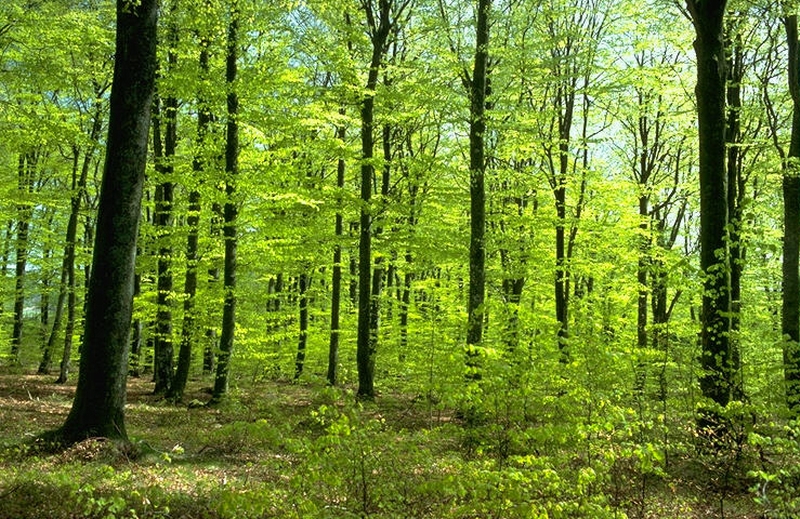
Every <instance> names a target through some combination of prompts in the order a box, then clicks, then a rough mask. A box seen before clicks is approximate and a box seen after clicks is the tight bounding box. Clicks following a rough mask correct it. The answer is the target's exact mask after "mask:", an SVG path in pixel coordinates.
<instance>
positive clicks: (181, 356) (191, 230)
mask: <svg viewBox="0 0 800 519" xmlns="http://www.w3.org/2000/svg"><path fill="white" fill-rule="evenodd" d="M208 45H209V41H208V39H207V38H205V37H204V38H202V39H201V41H200V74H201V80H205V79H206V78H207V77H208V72H209V66H208V58H209V53H208ZM197 105H198V107H199V109H198V114H197V147H198V149H197V151H195V155H194V160H193V161H192V171H193V173H194V176H195V178H196V179H199V178H200V177H201V176H202V174H203V172H204V170H205V161H204V160H203V158H202V157H203V148H204V145H205V141H206V135H207V133H208V127H209V125H210V124H211V119H212V115H211V112H210V110H209V108H208V101H207V100H206V99H205V98H204V96H203V95H200V96H198V100H197ZM198 182H199V181H198ZM200 210H201V206H200V191H199V190H198V188H197V187H195V188H193V189H192V191H190V192H189V214H188V216H187V218H186V225H187V227H188V234H187V237H186V274H185V277H184V283H183V297H184V300H183V323H182V327H181V345H180V350H179V352H178V366H177V369H176V370H175V376H174V378H173V379H172V385H171V386H170V389H169V392H168V393H167V398H169V399H170V400H172V401H174V402H180V401H181V400H182V399H183V393H184V390H185V389H186V382H187V380H188V379H189V368H190V367H191V362H192V344H193V343H194V341H195V340H196V338H197V337H196V328H197V323H196V320H197V315H196V314H197V310H196V309H195V297H196V295H197V264H198V260H199V254H198V244H199V234H200ZM209 371H210V370H209Z"/></svg>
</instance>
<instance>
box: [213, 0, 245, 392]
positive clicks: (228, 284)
mask: <svg viewBox="0 0 800 519" xmlns="http://www.w3.org/2000/svg"><path fill="white" fill-rule="evenodd" d="M238 33H239V10H238V5H237V4H236V2H234V4H233V7H232V8H231V20H230V23H229V24H228V41H227V50H226V57H225V82H226V84H227V85H228V96H227V105H228V123H227V137H226V143H225V173H226V179H225V207H224V213H223V218H224V222H225V225H224V227H223V230H222V232H223V236H224V237H225V266H224V269H223V275H222V282H223V286H224V290H225V302H224V306H223V308H222V331H221V333H220V339H219V355H218V356H217V373H216V377H215V379H214V389H213V393H212V395H211V403H212V404H213V403H218V402H220V401H221V400H222V398H223V396H224V395H225V393H227V391H228V372H229V370H230V358H231V353H232V352H233V341H234V331H235V327H236V246H237V236H236V218H237V216H238V208H237V205H236V200H234V194H235V193H236V177H237V176H238V174H239V122H238V117H239V96H238V95H237V93H236V89H235V87H234V85H235V83H236V73H237V67H236V60H237V58H238V45H239V43H238V41H239V34H238Z"/></svg>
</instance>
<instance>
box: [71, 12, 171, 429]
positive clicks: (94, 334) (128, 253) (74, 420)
mask: <svg viewBox="0 0 800 519" xmlns="http://www.w3.org/2000/svg"><path fill="white" fill-rule="evenodd" d="M157 18H158V2H156V1H155V0H140V1H139V2H138V3H137V4H135V5H131V4H130V2H127V1H126V0H119V1H118V2H117V30H116V33H117V38H116V49H117V51H116V59H115V62H114V80H113V86H112V90H111V111H110V119H109V130H108V139H107V152H106V162H105V168H104V173H103V182H102V186H101V191H100V204H99V209H98V214H97V234H96V236H97V239H96V241H95V247H94V254H93V259H92V264H93V268H92V276H91V281H90V285H89V292H88V294H87V298H88V303H87V312H86V325H85V332H84V342H83V347H82V352H81V364H80V370H79V374H78V386H77V388H76V391H75V400H74V401H73V403H72V409H71V410H70V413H69V415H68V416H67V419H66V421H65V422H64V425H63V426H62V427H61V429H59V430H58V431H57V432H56V433H55V436H56V437H57V438H58V439H59V440H61V441H62V442H63V443H73V442H78V441H81V440H84V439H86V438H88V437H96V436H102V437H106V438H111V439H114V440H117V441H120V442H123V443H127V442H128V436H127V431H126V428H125V398H126V379H127V375H128V346H129V342H128V336H129V333H130V325H131V313H132V307H133V278H134V263H135V258H136V239H137V235H138V228H139V219H140V216H141V200H142V189H143V185H144V174H145V164H146V162H147V140H148V130H149V125H150V108H151V106H152V96H153V89H154V84H155V69H156V26H157Z"/></svg>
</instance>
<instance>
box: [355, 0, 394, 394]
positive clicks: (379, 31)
mask: <svg viewBox="0 0 800 519" xmlns="http://www.w3.org/2000/svg"><path fill="white" fill-rule="evenodd" d="M363 6H364V9H365V11H366V15H367V21H368V25H369V27H370V38H371V40H372V57H371V59H370V63H369V72H368V74H367V84H366V87H365V90H366V93H365V95H364V98H363V99H362V101H361V158H362V163H361V218H360V227H359V243H358V247H359V255H358V259H359V263H358V336H357V341H356V364H357V367H358V392H357V396H358V398H362V399H367V400H371V399H374V398H375V387H374V378H375V350H374V347H375V341H377V337H375V338H373V337H371V333H370V332H371V330H372V327H373V321H372V315H371V309H372V305H373V297H372V286H371V282H372V279H371V270H372V210H371V208H370V201H371V200H372V189H373V187H372V184H373V176H374V175H375V166H374V165H373V162H372V159H373V156H374V146H375V137H374V135H373V122H374V118H375V113H374V112H375V89H376V87H377V85H378V73H379V71H380V66H381V61H382V60H383V57H384V55H385V53H386V42H387V39H388V37H389V31H390V29H391V22H390V20H389V14H390V7H391V2H390V1H389V0H380V1H379V11H378V13H377V15H378V19H377V20H376V19H375V14H376V13H375V12H374V9H373V5H372V1H369V2H364V3H363Z"/></svg>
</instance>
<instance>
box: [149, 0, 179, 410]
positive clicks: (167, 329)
mask: <svg viewBox="0 0 800 519" xmlns="http://www.w3.org/2000/svg"><path fill="white" fill-rule="evenodd" d="M171 9H172V10H173V12H174V10H175V9H176V4H172V6H171ZM166 44H167V48H168V51H167V74H169V73H171V72H172V71H173V70H174V69H175V67H176V66H177V63H178V56H177V54H176V52H175V48H176V46H177V44H178V28H177V26H176V25H175V22H174V21H170V23H169V25H168V27H167V37H166ZM160 102H161V101H160V99H159V98H158V97H156V101H155V106H154V120H153V140H154V144H155V145H154V146H153V151H154V155H155V159H156V171H157V172H158V174H159V177H160V178H159V183H158V185H157V186H156V198H155V202H156V203H155V214H154V218H153V220H154V223H155V229H156V240H157V243H158V262H157V283H156V287H157V294H156V322H155V343H154V348H155V351H154V355H153V358H154V361H155V365H154V366H153V374H154V379H155V388H154V389H153V393H154V394H156V395H164V394H167V393H168V392H169V391H170V386H172V380H173V377H174V365H173V358H174V350H173V345H172V299H173V298H172V288H173V279H172V244H171V234H172V221H173V209H172V204H173V200H174V195H173V193H174V184H173V182H172V177H173V174H174V170H175V168H174V165H173V162H174V159H175V151H176V150H175V148H176V146H177V140H178V130H177V113H178V100H177V98H176V97H175V95H174V94H173V93H170V94H169V95H168V96H167V97H166V98H165V99H164V113H163V115H162V113H161V110H160ZM162 120H163V121H164V122H165V124H164V127H165V128H164V140H163V150H162V140H161V122H162Z"/></svg>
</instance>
